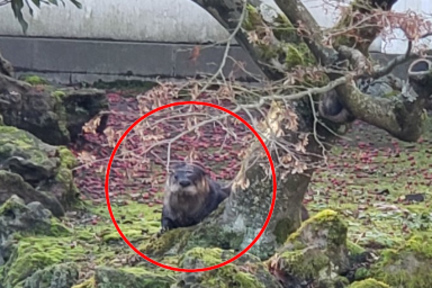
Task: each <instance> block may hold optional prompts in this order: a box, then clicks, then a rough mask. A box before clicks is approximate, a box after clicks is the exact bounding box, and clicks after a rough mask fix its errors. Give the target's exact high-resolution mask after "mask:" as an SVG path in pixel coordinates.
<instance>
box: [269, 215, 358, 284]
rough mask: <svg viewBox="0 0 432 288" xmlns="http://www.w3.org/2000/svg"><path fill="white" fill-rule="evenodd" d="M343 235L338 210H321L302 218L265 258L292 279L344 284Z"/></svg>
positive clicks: (345, 257)
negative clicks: (283, 240)
mask: <svg viewBox="0 0 432 288" xmlns="http://www.w3.org/2000/svg"><path fill="white" fill-rule="evenodd" d="M346 237H347V226H346V224H345V223H344V222H343V221H342V219H341V217H340V216H339V214H338V213H336V212H335V211H332V210H323V211H321V212H319V213H317V214H315V215H314V216H313V217H311V218H309V219H308V220H306V221H305V222H303V223H302V225H301V226H300V228H299V229H298V230H297V231H296V232H295V233H293V234H291V235H290V236H289V237H288V239H287V241H286V242H285V244H284V246H283V247H281V248H280V249H278V251H277V253H276V255H275V256H273V257H272V258H271V259H270V260H269V261H268V262H269V263H273V265H276V266H277V269H278V270H280V271H282V273H284V274H285V275H286V276H287V277H289V279H292V281H293V282H294V283H302V282H304V281H307V282H310V281H313V282H314V283H316V284H317V285H322V286H319V287H344V286H340V285H345V284H344V283H347V279H345V278H343V277H340V276H339V274H340V273H341V272H342V271H346V270H347V269H348V268H349V257H348V254H349V253H348V249H347V243H346ZM275 263H276V264H275Z"/></svg>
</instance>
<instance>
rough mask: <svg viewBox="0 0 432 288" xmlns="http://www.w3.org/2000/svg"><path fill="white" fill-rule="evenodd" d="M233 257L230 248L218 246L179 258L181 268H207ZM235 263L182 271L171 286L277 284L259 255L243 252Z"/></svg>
mask: <svg viewBox="0 0 432 288" xmlns="http://www.w3.org/2000/svg"><path fill="white" fill-rule="evenodd" d="M234 256H235V254H234V253H233V252H232V251H227V250H222V249H220V248H201V247H195V248H193V249H191V250H189V251H187V252H186V253H185V254H183V255H182V256H181V257H180V267H181V268H187V269H197V268H204V267H210V266H214V265H217V264H220V263H222V262H225V261H226V260H229V259H231V258H232V257H234ZM234 263H235V264H234ZM234 263H233V262H231V263H229V264H227V265H225V266H223V267H220V268H218V269H213V270H210V271H206V272H199V273H182V274H181V275H180V276H179V277H178V278H179V281H177V282H176V284H175V285H173V286H171V287H172V288H180V287H182V288H183V287H215V288H219V287H220V288H222V287H223V288H225V287H248V288H249V287H250V288H262V287H266V288H272V287H275V288H276V287H280V284H279V283H278V281H277V279H275V278H274V277H273V276H272V275H271V274H270V273H269V272H268V270H267V267H266V266H265V265H264V264H263V263H262V262H261V261H260V259H259V258H258V257H256V256H253V255H251V254H248V253H246V254H244V255H243V256H242V257H241V258H239V259H237V260H236V261H235V262H234Z"/></svg>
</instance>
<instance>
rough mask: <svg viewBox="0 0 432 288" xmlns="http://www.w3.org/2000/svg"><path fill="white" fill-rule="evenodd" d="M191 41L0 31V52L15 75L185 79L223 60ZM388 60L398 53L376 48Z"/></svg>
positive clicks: (234, 53)
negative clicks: (194, 52)
mask: <svg viewBox="0 0 432 288" xmlns="http://www.w3.org/2000/svg"><path fill="white" fill-rule="evenodd" d="M193 47H194V45H188V44H172V43H142V42H121V41H108V40H107V41H102V40H81V39H57V38H27V37H9V36H0V51H1V53H2V54H3V56H4V57H6V59H8V60H9V61H11V62H12V64H13V65H14V67H15V69H16V72H17V74H18V75H19V74H23V73H31V74H36V75H40V76H43V77H45V78H46V79H48V80H50V81H54V82H57V83H61V84H75V83H78V82H89V83H92V82H95V81H98V80H102V81H113V80H149V79H154V78H156V77H160V78H171V79H175V78H187V77H195V76H197V75H210V74H213V73H215V72H216V71H217V70H218V69H219V66H220V65H221V60H222V58H223V54H224V51H225V47H223V46H219V47H215V46H203V47H204V48H205V49H203V50H201V52H200V56H199V58H198V59H197V60H196V61H195V62H194V61H193V60H191V59H190V55H191V51H192V49H193ZM229 56H230V57H232V58H233V59H235V61H237V62H242V63H243V65H244V68H243V69H245V70H247V71H248V73H251V74H252V76H254V77H260V75H261V74H260V72H259V70H258V68H257V66H256V65H255V63H254V62H253V61H252V59H251V58H250V57H249V55H248V54H246V53H244V52H243V50H242V49H241V48H240V47H239V46H232V47H231V48H230V52H229ZM373 56H374V58H375V59H376V60H378V61H379V62H382V63H387V62H388V61H390V60H391V59H392V58H394V57H396V56H397V55H385V54H380V53H374V54H373ZM408 65H409V63H406V64H404V65H400V66H399V67H397V68H396V69H395V70H394V72H393V73H394V74H395V75H397V76H399V77H402V78H405V75H406V71H407V68H408ZM223 72H224V75H226V76H227V75H229V74H230V72H233V73H234V77H235V78H236V79H237V80H240V81H241V80H252V79H253V78H252V77H251V76H250V75H248V73H245V72H243V71H242V70H241V69H239V68H238V67H237V65H235V62H234V61H233V60H232V59H231V58H228V59H227V60H226V63H225V66H224V67H223Z"/></svg>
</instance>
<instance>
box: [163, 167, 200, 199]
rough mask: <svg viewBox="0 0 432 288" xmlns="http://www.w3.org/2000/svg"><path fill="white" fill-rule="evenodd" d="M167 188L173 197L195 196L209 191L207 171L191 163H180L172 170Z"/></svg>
mask: <svg viewBox="0 0 432 288" xmlns="http://www.w3.org/2000/svg"><path fill="white" fill-rule="evenodd" d="M167 186H168V187H167V188H168V189H169V190H170V192H171V193H172V194H173V195H176V194H177V195H190V196H193V195H197V194H203V193H206V192H207V191H208V183H207V179H206V173H205V171H204V170H203V169H202V168H201V167H199V166H196V165H193V164H189V163H180V164H177V165H175V166H174V167H173V168H172V169H171V171H170V175H169V178H168V181H167Z"/></svg>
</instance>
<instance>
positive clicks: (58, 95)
mask: <svg viewBox="0 0 432 288" xmlns="http://www.w3.org/2000/svg"><path fill="white" fill-rule="evenodd" d="M51 96H52V97H56V98H57V99H58V100H60V101H61V99H62V98H63V97H65V96H66V93H65V92H63V91H61V90H56V91H53V92H51Z"/></svg>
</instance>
